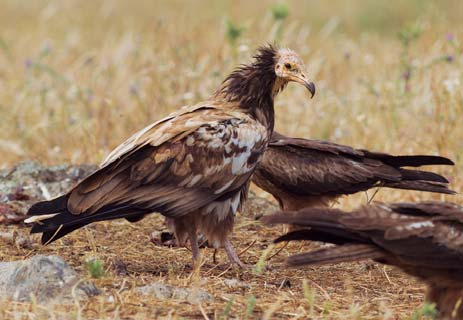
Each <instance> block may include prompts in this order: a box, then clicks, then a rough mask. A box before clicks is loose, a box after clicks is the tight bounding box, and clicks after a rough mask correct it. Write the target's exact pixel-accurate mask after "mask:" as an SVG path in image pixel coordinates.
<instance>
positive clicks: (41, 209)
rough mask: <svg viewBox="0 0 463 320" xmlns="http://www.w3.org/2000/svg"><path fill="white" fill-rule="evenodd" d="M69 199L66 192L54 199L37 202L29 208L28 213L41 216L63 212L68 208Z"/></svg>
mask: <svg viewBox="0 0 463 320" xmlns="http://www.w3.org/2000/svg"><path fill="white" fill-rule="evenodd" d="M67 199H68V195H67V194H65V195H62V196H61V197H58V198H55V199H52V200H48V201H41V202H37V203H35V204H33V205H32V206H31V207H30V208H29V210H28V211H27V215H28V216H40V215H48V214H51V213H56V212H61V211H63V210H66V203H67Z"/></svg>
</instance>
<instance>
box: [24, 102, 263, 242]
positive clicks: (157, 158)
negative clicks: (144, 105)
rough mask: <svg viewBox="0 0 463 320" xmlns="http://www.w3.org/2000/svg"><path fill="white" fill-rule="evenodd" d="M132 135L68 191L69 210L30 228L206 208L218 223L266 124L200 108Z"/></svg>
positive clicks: (238, 196)
mask: <svg viewBox="0 0 463 320" xmlns="http://www.w3.org/2000/svg"><path fill="white" fill-rule="evenodd" d="M193 115H194V116H193ZM160 128H161V129H160ZM128 141H129V142H126V143H124V144H123V145H122V146H123V147H121V148H116V151H115V152H113V153H112V155H110V156H109V157H108V159H107V160H106V161H104V162H103V164H102V167H101V168H100V169H99V170H97V171H96V172H95V173H93V174H92V175H90V176H89V177H87V178H86V179H84V180H83V181H82V182H81V183H79V184H78V185H76V186H75V187H74V188H73V189H72V190H71V191H70V192H69V193H68V194H67V195H66V196H64V198H63V199H65V200H66V201H65V210H60V212H61V213H60V214H59V215H56V216H52V217H47V218H46V219H43V221H40V223H37V224H36V225H35V226H34V228H33V232H45V233H47V234H44V236H45V237H46V238H47V237H48V236H50V235H49V234H48V233H50V232H55V231H56V229H57V228H58V227H60V228H61V227H64V228H65V229H63V230H61V231H60V232H61V233H63V232H64V234H65V233H66V232H65V231H66V230H73V229H75V228H77V227H80V226H83V225H85V224H88V223H91V222H93V221H100V220H107V219H115V218H121V217H126V218H129V219H132V220H136V219H139V218H140V217H141V216H143V215H145V214H148V213H150V212H160V213H162V214H163V215H165V216H168V217H177V216H182V215H185V214H188V213H192V212H194V211H195V210H203V214H211V213H215V214H216V215H217V217H216V218H217V219H219V221H220V220H222V219H224V218H225V216H226V215H228V214H230V213H235V212H236V211H237V210H238V209H239V207H240V202H241V200H242V199H243V192H242V191H243V188H247V187H248V180H249V178H250V176H251V174H252V172H253V170H254V169H255V166H256V164H257V162H258V161H259V159H260V157H261V155H262V153H263V151H264V149H265V147H266V144H267V129H266V128H265V127H264V126H263V125H261V124H260V123H259V122H257V121H255V120H254V119H252V118H250V117H249V116H247V115H246V114H244V113H241V112H239V111H235V110H233V109H227V110H222V109H219V108H217V107H215V106H202V107H200V108H196V109H194V110H193V111H191V110H190V111H188V112H184V113H180V114H178V115H177V116H175V117H169V118H166V119H165V120H164V121H161V122H158V125H156V126H150V127H149V128H148V129H146V130H142V132H141V133H138V134H136V135H135V136H134V137H132V138H130V139H129V140H128ZM123 151H124V152H125V153H124V152H123ZM52 202H53V201H52ZM62 202H63V201H61V200H60V203H59V204H60V206H61V207H62V204H63V203H62ZM55 204H58V202H53V204H51V205H48V207H50V206H51V207H53V205H55ZM42 206H43V205H42ZM61 209H62V208H61ZM33 212H35V214H39V215H43V214H47V213H49V212H44V211H42V210H35V211H33ZM53 212H56V211H53ZM30 213H31V212H30ZM68 232H69V231H68Z"/></svg>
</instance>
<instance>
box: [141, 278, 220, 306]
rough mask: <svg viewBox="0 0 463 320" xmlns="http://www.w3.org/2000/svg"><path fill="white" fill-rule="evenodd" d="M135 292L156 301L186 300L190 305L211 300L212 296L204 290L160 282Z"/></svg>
mask: <svg viewBox="0 0 463 320" xmlns="http://www.w3.org/2000/svg"><path fill="white" fill-rule="evenodd" d="M137 291H138V292H139V293H140V294H142V295H154V296H155V297H156V298H158V299H179V300H186V301H188V302H189V303H191V304H197V303H200V302H203V301H209V300H212V296H211V295H210V294H209V293H208V292H207V291H205V290H202V289H188V288H178V287H174V286H170V285H166V284H163V283H161V282H155V283H152V284H148V285H146V286H143V287H139V288H138V289H137Z"/></svg>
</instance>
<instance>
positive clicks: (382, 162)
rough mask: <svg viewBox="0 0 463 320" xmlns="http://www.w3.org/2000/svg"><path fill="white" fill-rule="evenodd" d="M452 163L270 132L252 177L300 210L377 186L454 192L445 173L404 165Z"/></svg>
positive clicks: (282, 203)
mask: <svg viewBox="0 0 463 320" xmlns="http://www.w3.org/2000/svg"><path fill="white" fill-rule="evenodd" d="M453 164H454V163H453V162H452V161H451V160H449V159H447V158H444V157H439V156H429V155H409V156H393V155H389V154H386V153H379V152H371V151H368V150H360V149H354V148H351V147H349V146H343V145H339V144H335V143H331V142H326V141H319V140H309V139H302V138H290V137H286V136H284V135H282V134H279V133H277V132H274V133H273V135H272V138H271V140H270V142H269V145H268V148H267V150H266V151H265V153H264V156H263V158H262V161H260V162H259V164H258V165H257V168H256V171H255V172H254V175H253V177H252V182H254V183H255V184H256V185H257V186H258V187H260V188H261V189H263V190H265V191H267V192H268V193H270V194H272V195H273V197H274V198H275V199H276V200H277V201H278V203H279V205H280V208H281V209H282V210H299V209H302V208H306V207H329V206H330V205H332V204H333V203H334V202H335V201H336V200H337V199H338V198H339V197H341V196H343V195H349V194H354V193H357V192H359V191H366V190H368V189H370V188H375V187H386V188H396V189H407V190H417V191H427V192H437V193H443V194H454V193H455V192H454V191H452V190H450V189H449V188H448V183H449V181H448V180H447V179H446V178H445V177H443V176H441V175H439V174H436V173H434V172H429V171H422V170H417V169H407V168H406V167H420V166H425V165H453Z"/></svg>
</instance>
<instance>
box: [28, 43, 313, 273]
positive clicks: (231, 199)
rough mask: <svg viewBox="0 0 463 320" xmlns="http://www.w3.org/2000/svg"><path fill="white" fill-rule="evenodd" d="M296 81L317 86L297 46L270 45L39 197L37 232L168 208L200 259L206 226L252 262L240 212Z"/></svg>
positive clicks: (48, 236) (60, 232)
mask: <svg viewBox="0 0 463 320" xmlns="http://www.w3.org/2000/svg"><path fill="white" fill-rule="evenodd" d="M291 81H293V82H296V83H299V84H302V85H303V86H304V87H306V88H307V89H308V90H309V91H310V93H311V94H312V96H313V95H314V93H315V86H314V84H313V83H312V82H310V81H309V79H308V77H307V74H306V72H305V66H304V63H303V61H302V59H301V58H300V57H299V56H298V54H297V53H295V52H294V51H292V50H290V49H278V48H276V47H274V46H271V45H267V46H264V47H261V48H260V49H258V50H257V53H256V54H255V56H254V60H253V62H252V63H250V64H245V65H241V66H240V67H239V68H237V69H236V70H235V71H233V72H232V73H231V74H230V75H229V76H228V77H227V78H226V79H225V80H224V82H223V83H222V85H221V86H220V87H219V89H218V90H217V91H216V92H215V93H214V94H213V95H212V96H211V98H210V99H209V100H207V101H203V102H200V103H198V104H196V105H193V106H186V107H183V108H181V109H180V110H178V111H177V112H175V113H172V114H171V115H169V116H167V117H166V118H164V119H161V120H159V121H157V122H155V123H153V124H151V125H149V126H147V127H146V128H144V129H142V130H141V131H139V132H137V133H135V134H134V135H133V136H132V137H130V138H129V139H128V140H126V141H125V142H124V143H122V144H121V145H120V146H118V147H117V148H116V149H114V150H113V151H112V152H111V153H110V154H109V155H108V157H107V158H106V159H105V160H104V161H103V163H102V164H101V166H100V168H99V169H98V170H97V171H95V172H94V173H93V174H91V175H90V176H88V177H87V178H85V179H84V180H83V181H81V182H80V183H78V184H77V185H76V186H74V187H73V188H72V189H71V190H70V191H69V192H68V193H66V194H64V195H62V196H60V197H58V198H56V199H53V200H50V201H43V202H39V203H36V204H34V205H33V206H32V207H31V208H30V209H29V211H28V216H29V217H28V219H26V220H25V221H26V223H31V224H32V229H31V232H32V233H42V243H43V244H48V243H51V242H53V241H56V240H57V239H59V238H61V237H63V236H65V235H66V234H68V233H70V232H72V231H74V230H76V229H79V228H81V227H83V226H85V225H88V224H90V223H92V222H96V221H103V220H111V219H117V218H125V219H127V220H129V221H131V222H135V221H138V220H141V219H142V218H143V217H145V216H146V215H147V214H150V213H153V212H159V213H160V214H162V215H163V216H165V217H167V218H168V220H169V222H170V225H171V226H172V228H173V231H174V233H175V236H176V237H177V239H178V241H179V242H180V243H181V244H185V242H186V240H187V239H189V242H190V244H191V251H192V254H193V261H194V262H196V261H198V259H199V257H200V253H199V248H198V244H197V234H198V232H201V233H202V234H203V235H205V236H206V238H207V240H208V241H209V243H211V244H213V246H214V247H216V248H219V247H224V248H225V250H226V252H227V255H228V258H229V260H230V262H231V263H233V264H237V265H240V266H244V264H243V263H242V262H241V261H240V259H239V258H238V256H237V254H236V253H235V250H234V248H233V246H232V245H231V243H230V240H229V238H230V235H231V233H232V229H233V223H234V219H235V214H236V212H237V211H239V210H240V208H241V206H242V204H243V202H244V201H245V199H246V196H247V193H248V188H249V183H250V178H251V175H252V173H253V172H254V170H255V168H256V165H257V163H258V162H259V161H260V160H261V158H262V154H263V152H264V150H265V148H266V147H267V144H268V141H269V140H270V137H271V134H272V132H273V126H274V109H273V102H274V98H275V97H276V96H277V94H278V93H279V92H280V91H281V90H283V89H284V88H285V86H286V85H287V84H288V82H291Z"/></svg>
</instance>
